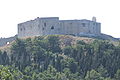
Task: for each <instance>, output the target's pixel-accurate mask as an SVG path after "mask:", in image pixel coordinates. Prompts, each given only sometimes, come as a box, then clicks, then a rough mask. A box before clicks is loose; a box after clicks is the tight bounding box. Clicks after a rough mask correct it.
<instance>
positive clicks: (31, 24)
mask: <svg viewBox="0 0 120 80" xmlns="http://www.w3.org/2000/svg"><path fill="white" fill-rule="evenodd" d="M44 35H74V36H80V35H94V36H100V35H102V34H101V23H99V22H96V18H95V17H93V18H92V20H87V19H80V20H77V19H75V20H59V17H44V18H39V17H37V18H36V19H34V20H30V21H26V22H23V23H19V24H18V34H17V35H16V36H14V37H9V38H0V46H4V45H6V44H7V43H10V42H12V41H13V40H15V39H16V38H17V37H18V38H24V37H32V36H44Z"/></svg>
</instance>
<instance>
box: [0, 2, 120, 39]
mask: <svg viewBox="0 0 120 80" xmlns="http://www.w3.org/2000/svg"><path fill="white" fill-rule="evenodd" d="M93 16H95V17H97V21H98V22H101V31H102V33H105V34H108V35H112V36H114V37H120V0H0V37H10V36H14V35H16V34H17V24H18V23H22V22H25V21H28V20H31V19H34V18H36V17H60V19H61V20H64V19H65V20H66V19H88V20H91V19H92V17H93Z"/></svg>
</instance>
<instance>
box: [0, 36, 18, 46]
mask: <svg viewBox="0 0 120 80" xmlns="http://www.w3.org/2000/svg"><path fill="white" fill-rule="evenodd" d="M16 38H17V36H14V37H9V38H0V47H1V46H4V45H7V44H10V43H11V42H12V41H14V40H15V39H16Z"/></svg>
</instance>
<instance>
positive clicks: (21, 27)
mask: <svg viewBox="0 0 120 80" xmlns="http://www.w3.org/2000/svg"><path fill="white" fill-rule="evenodd" d="M38 25H39V19H35V20H31V21H27V22H24V23H21V24H18V37H29V36H37V35H40V34H39V33H40V31H39V27H38ZM40 30H41V29H40Z"/></svg>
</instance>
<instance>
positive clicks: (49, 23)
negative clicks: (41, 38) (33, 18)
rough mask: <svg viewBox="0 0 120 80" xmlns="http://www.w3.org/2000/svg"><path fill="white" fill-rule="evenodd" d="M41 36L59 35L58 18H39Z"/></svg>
mask: <svg viewBox="0 0 120 80" xmlns="http://www.w3.org/2000/svg"><path fill="white" fill-rule="evenodd" d="M41 26H42V35H52V34H60V25H59V18H58V17H53V18H41Z"/></svg>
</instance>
